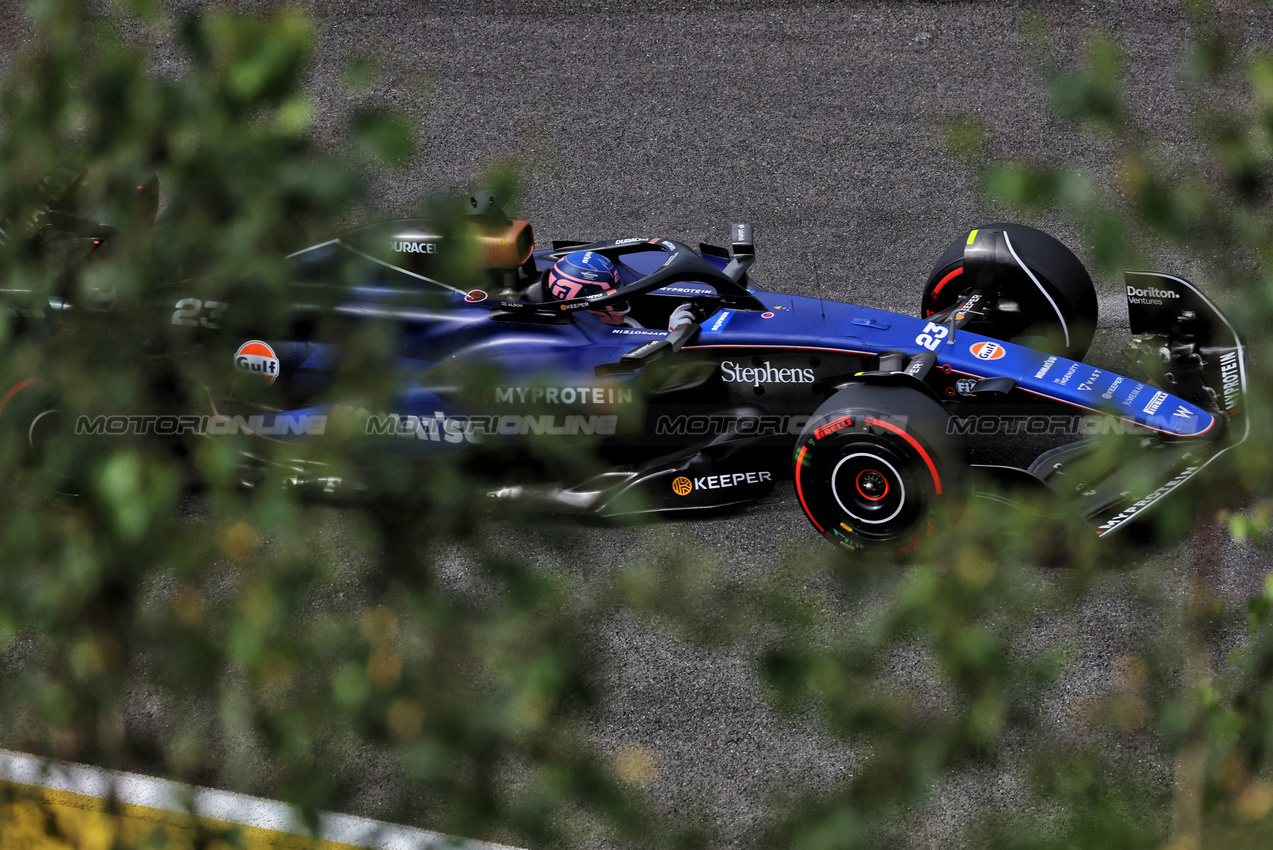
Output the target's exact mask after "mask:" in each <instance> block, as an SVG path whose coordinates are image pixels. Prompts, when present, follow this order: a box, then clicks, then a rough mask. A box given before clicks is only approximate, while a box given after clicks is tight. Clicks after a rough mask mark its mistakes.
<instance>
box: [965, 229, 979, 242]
mask: <svg viewBox="0 0 1273 850" xmlns="http://www.w3.org/2000/svg"><path fill="white" fill-rule="evenodd" d="M980 232H981V231H980V230H974V231H973V232H972V233H969V234H968V241H967V242H966V243H965V244H967V245H971V244H972V240H974V239H976V238H977V234H978V233H980Z"/></svg>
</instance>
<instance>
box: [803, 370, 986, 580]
mask: <svg viewBox="0 0 1273 850" xmlns="http://www.w3.org/2000/svg"><path fill="white" fill-rule="evenodd" d="M949 418H950V416H949V414H947V413H946V410H945V409H944V408H943V407H942V406H941V404H939V403H938V402H937V401H935V400H933V399H931V398H929V397H928V396H927V395H925V394H924V393H923V392H922V391H921V390H919V389H917V388H911V387H906V386H888V385H874V384H854V385H852V386H849V387H847V388H845V389H843V390H841V391H840V392H838V393H836V394H835V395H833V396H831V398H829V399H827V401H826V402H824V403H823V404H822V406H821V407H819V408H818V409H817V411H815V412H814V414H813V416H812V417H811V418H810V420H809V423H808V425H807V426H806V427H805V429H804V431H803V432H802V433H801V435H800V441H799V442H798V443H797V444H796V450H795V456H794V459H793V463H794V472H793V478H794V480H795V488H796V496H797V497H798V498H799V500H800V505H801V507H802V508H803V509H804V512H805V515H806V516H807V517H808V518H809V521H810V522H812V523H813V526H814V528H816V529H817V530H818V531H819V532H821V533H822V534H823V536H825V537H826V538H827V539H828V540H830V541H832V542H833V543H836V544H838V545H839V546H841V547H843V548H845V549H847V550H849V551H851V552H856V553H860V554H868V555H877V556H891V555H907V554H911V553H913V552H915V551H916V550H917V549H919V548H920V547H921V546H922V545H923V543H924V541H926V540H927V539H928V538H929V537H931V536H932V535H933V533H934V532H935V531H936V530H937V528H938V525H939V523H940V518H941V516H942V515H943V514H945V513H946V512H947V510H946V509H954V508H956V507H957V506H958V505H960V504H962V502H963V499H964V497H965V496H966V493H967V478H968V476H967V472H968V467H967V463H966V460H965V446H964V443H963V441H962V440H961V439H958V438H957V437H955V436H952V435H949V434H947V427H946V423H947V421H948V420H949Z"/></svg>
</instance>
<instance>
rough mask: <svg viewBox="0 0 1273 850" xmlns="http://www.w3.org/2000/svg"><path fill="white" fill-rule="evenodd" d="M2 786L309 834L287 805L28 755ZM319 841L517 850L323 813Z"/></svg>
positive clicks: (8, 758) (376, 849) (15, 760)
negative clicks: (13, 784) (15, 786)
mask: <svg viewBox="0 0 1273 850" xmlns="http://www.w3.org/2000/svg"><path fill="white" fill-rule="evenodd" d="M0 781H4V782H13V783H17V784H20V785H33V786H38V787H41V788H48V789H51V790H53V791H61V792H64V793H68V794H80V795H83V796H86V797H96V798H98V799H107V798H110V797H111V796H112V795H113V796H114V799H116V800H118V801H119V802H121V803H125V804H128V805H133V806H144V807H146V808H150V809H159V810H162V811H166V812H173V813H176V814H183V815H184V814H190V813H194V814H196V815H198V816H199V817H201V818H206V819H209V820H218V821H224V822H226V823H234V824H239V825H241V826H247V827H252V828H255V829H265V830H271V831H274V832H283V833H289V834H294V835H308V834H309V830H308V828H307V827H306V825H305V823H304V821H303V820H302V819H301V816H300V811H299V810H298V809H296V808H294V807H292V806H289V805H287V804H286V803H280V802H278V801H276V800H264V799H261V798H259V797H249V796H247V795H246V794H235V793H232V792H230V791H215V790H212V789H210V788H198V787H194V786H190V785H182V784H180V783H178V782H171V781H169V780H166V779H155V778H153V777H150V776H141V775H139V774H136V773H123V772H118V771H111V770H103V769H101V768H97V767H89V766H87V765H80V764H68V763H65V762H53V761H45V760H42V759H38V758H35V757H34V756H29V755H25V754H23V753H15V752H12V751H10V750H0ZM318 824H319V834H318V835H317V836H315V837H316V838H319V839H322V840H325V841H334V842H337V843H340V844H349V845H352V846H354V847H363V848H367V850H444V848H445V850H513V848H508V847H507V846H506V845H502V844H487V843H483V842H479V841H469V840H468V839H464V838H455V837H453V836H450V835H444V834H442V833H440V832H430V831H429V830H425V829H415V828H413V827H407V826H397V825H395V824H388V823H383V822H381V821H374V820H371V819H369V818H360V817H353V816H352V815H338V814H331V813H329V812H321V813H319V816H318Z"/></svg>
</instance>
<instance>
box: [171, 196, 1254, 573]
mask: <svg viewBox="0 0 1273 850" xmlns="http://www.w3.org/2000/svg"><path fill="white" fill-rule="evenodd" d="M473 206H474V207H475V208H476V207H481V214H480V215H478V216H477V217H476V218H475V221H477V222H479V223H480V227H479V231H480V232H481V233H482V234H483V236H482V239H483V242H484V244H485V246H486V251H487V262H486V265H487V266H488V268H489V280H490V284H489V288H487V289H469V290H462V289H457V288H453V287H450V286H448V285H447V284H446V283H445V281H444V280H443V279H441V277H440V276H439V273H438V271H437V266H436V263H434V262H433V261H434V259H435V257H436V256H437V252H438V251H439V245H440V244H441V238H440V237H438V236H436V235H435V231H434V230H433V229H431V227H430V225H429V223H428V222H427V221H424V220H403V221H395V222H386V223H382V224H377V225H372V226H371V227H367V228H363V229H361V230H358V231H354V232H353V233H349V234H346V235H345V236H342V237H340V238H338V239H335V240H332V241H329V242H325V243H323V244H321V245H317V246H314V247H312V248H309V249H306V250H303V251H300V252H298V253H297V254H295V255H293V259H294V260H295V262H296V267H297V283H296V292H297V293H298V297H297V302H298V304H299V303H300V302H301V301H302V300H304V298H302V297H301V296H302V294H303V293H306V292H310V293H311V294H312V293H313V292H316V291H323V290H330V288H331V287H332V286H334V285H335V284H333V283H332V281H335V280H338V279H339V280H345V281H348V280H356V281H358V284H357V285H356V286H352V287H344V288H342V289H340V295H339V304H338V305H337V306H336V307H335V308H334V309H335V310H336V312H338V313H339V314H341V315H342V316H344V317H346V318H347V319H350V320H353V321H355V322H358V321H378V322H388V323H390V324H391V325H392V326H393V327H394V329H395V333H396V337H395V339H396V343H395V344H396V351H395V361H394V365H393V368H394V369H395V370H396V373H397V374H398V375H399V376H400V381H399V384H398V386H399V388H400V389H399V391H398V393H397V394H396V398H395V399H394V401H393V402H392V403H391V405H389V408H388V409H386V410H382V411H366V410H364V411H361V413H362V420H361V421H363V422H364V423H365V424H364V428H365V430H366V432H367V434H368V436H370V437H374V438H379V439H381V440H384V441H388V442H390V443H392V444H393V445H394V446H395V447H396V449H397V450H399V451H401V452H402V453H404V454H413V455H416V456H422V457H427V456H429V455H430V454H431V453H433V452H438V451H446V452H467V453H468V454H470V455H471V456H473V457H474V458H481V457H483V456H489V455H490V453H491V452H492V451H494V450H495V449H497V448H498V449H500V450H501V451H502V450H506V449H507V448H508V447H510V446H517V445H523V446H530V445H533V446H534V448H533V450H531V453H537V454H538V456H539V459H540V461H541V462H540V463H538V464H537V465H531V466H527V465H525V464H512V465H507V464H505V465H504V468H506V469H516V470H518V473H519V474H520V476H521V477H520V480H518V476H517V475H514V476H511V478H510V480H506V481H504V482H503V483H502V484H501V485H500V486H498V487H495V488H493V490H492V493H491V496H492V498H494V499H510V500H518V501H520V502H523V503H530V504H532V505H536V506H539V507H542V508H544V509H546V510H550V511H555V512H565V513H582V514H590V515H597V516H623V515H631V514H639V513H666V514H673V513H681V514H684V513H692V512H696V511H704V510H708V509H718V508H723V507H727V506H731V505H737V504H742V503H746V502H749V501H752V500H755V499H758V498H761V497H763V496H765V495H767V494H768V493H769V492H770V491H771V490H772V488H773V487H774V486H775V483H776V481H777V480H778V479H779V478H786V477H788V476H790V477H791V478H792V480H793V486H794V489H795V492H796V495H797V497H798V499H799V502H800V505H801V507H802V508H803V509H804V511H805V514H806V516H807V517H808V519H809V521H810V522H811V523H812V524H813V526H814V527H815V528H816V529H817V530H818V531H819V532H821V533H822V534H823V535H825V536H826V537H827V538H829V539H831V540H833V541H835V542H837V543H839V544H840V545H842V546H845V547H847V548H849V549H851V550H860V551H867V552H884V553H893V552H904V551H908V550H912V549H914V548H915V547H916V546H918V545H920V544H922V542H923V541H924V540H925V539H926V538H927V537H928V536H929V535H930V534H931V533H932V531H933V528H934V524H933V522H932V518H933V515H934V513H935V509H936V508H937V507H939V506H940V505H941V504H942V503H943V502H945V501H950V500H959V499H963V498H965V497H966V496H967V495H968V494H969V490H970V488H975V487H978V486H979V483H980V482H987V481H992V482H995V483H994V486H993V488H990V489H993V490H994V492H996V493H1002V492H1005V490H1004V489H1003V488H1002V486H1001V485H1003V484H1005V483H1007V484H1009V485H1011V486H1010V487H1009V488H1008V489H1007V490H1006V492H1009V493H1011V492H1014V491H1016V492H1020V488H1022V487H1024V488H1025V489H1026V490H1040V489H1044V488H1047V489H1051V490H1052V491H1055V492H1058V493H1060V494H1062V495H1064V496H1066V497H1067V498H1070V499H1072V500H1073V501H1074V503H1075V504H1076V505H1077V508H1078V510H1080V511H1081V512H1082V514H1083V515H1084V516H1085V517H1087V518H1088V519H1089V520H1090V521H1091V522H1092V523H1093V524H1094V526H1095V529H1096V533H1097V534H1099V535H1106V534H1109V533H1110V532H1113V531H1115V530H1117V529H1119V528H1120V527H1122V526H1124V525H1125V524H1127V523H1128V522H1130V521H1131V520H1133V519H1135V518H1136V517H1138V516H1139V515H1140V514H1141V513H1142V512H1143V511H1145V510H1147V509H1148V508H1150V507H1152V506H1153V505H1154V504H1155V503H1156V502H1158V501H1159V500H1161V499H1162V498H1164V497H1165V496H1167V495H1168V494H1169V493H1171V492H1172V491H1173V490H1175V489H1176V488H1178V487H1180V486H1181V485H1183V484H1184V483H1185V482H1186V481H1188V480H1189V479H1190V478H1192V477H1193V476H1194V475H1196V474H1197V473H1198V472H1199V471H1200V470H1202V469H1203V468H1204V467H1205V466H1206V465H1207V464H1209V463H1210V462H1211V461H1213V460H1214V459H1215V458H1216V457H1218V456H1219V455H1220V454H1222V453H1223V452H1225V451H1227V450H1228V449H1229V448H1232V447H1233V446H1234V445H1237V444H1238V443H1240V442H1241V441H1242V440H1243V439H1244V438H1245V436H1246V431H1247V425H1246V421H1245V418H1244V413H1243V404H1242V397H1243V391H1244V363H1243V351H1242V346H1241V344H1240V342H1239V340H1238V337H1237V335H1236V333H1235V331H1234V329H1233V327H1232V326H1231V325H1230V323H1229V322H1228V321H1227V320H1226V319H1225V318H1224V316H1223V315H1221V313H1220V312H1219V311H1218V310H1217V309H1216V308H1215V306H1214V305H1213V304H1212V303H1211V302H1210V301H1209V300H1208V299H1207V298H1206V297H1205V296H1204V295H1203V294H1202V293H1200V292H1199V291H1198V290H1197V289H1196V288H1195V287H1194V286H1193V285H1191V284H1190V283H1188V282H1186V281H1184V280H1181V279H1179V278H1176V277H1172V276H1169V275H1163V274H1152V273H1129V274H1128V275H1127V277H1126V286H1127V300H1128V310H1129V316H1130V320H1131V330H1132V332H1133V334H1135V339H1133V341H1132V342H1131V345H1130V347H1129V353H1130V354H1131V355H1132V356H1131V357H1130V358H1129V367H1128V371H1129V372H1131V373H1132V374H1128V375H1123V374H1117V373H1114V372H1111V371H1108V370H1105V369H1102V368H1098V367H1094V366H1089V365H1086V364H1084V363H1082V362H1081V358H1082V357H1083V356H1084V354H1085V353H1086V350H1087V347H1088V346H1089V344H1090V343H1091V341H1092V338H1093V334H1094V329H1095V325H1096V296H1095V291H1094V288H1093V286H1092V282H1091V279H1090V277H1089V276H1088V274H1087V272H1086V271H1085V270H1084V268H1083V266H1082V264H1081V263H1080V262H1079V260H1078V259H1077V258H1076V257H1075V256H1074V255H1073V254H1072V253H1071V252H1070V251H1069V250H1068V249H1066V248H1065V247H1064V246H1063V245H1062V244H1061V243H1059V242H1058V241H1057V240H1055V239H1053V238H1052V237H1050V236H1048V235H1046V234H1044V233H1042V232H1040V231H1038V230H1035V229H1032V228H1029V227H1025V226H1021V225H1016V224H992V225H989V226H986V227H981V228H978V229H975V230H972V231H970V232H968V233H966V234H965V235H964V236H962V237H961V238H960V239H958V240H957V241H956V242H955V243H953V244H952V245H951V246H950V248H949V249H948V250H947V251H946V252H944V253H943V254H942V255H941V256H940V258H939V259H938V261H937V263H936V266H935V268H934V270H933V272H932V274H931V275H930V277H929V280H928V282H927V284H926V286H925V287H924V289H923V293H922V299H921V310H920V313H921V315H920V316H919V317H912V316H904V315H899V314H896V313H891V312H886V311H883V310H877V309H872V308H870V307H861V306H856V305H851V304H842V303H835V302H830V301H825V300H822V299H817V298H805V297H796V296H791V295H780V294H777V293H772V292H766V291H763V290H761V289H758V288H756V287H755V286H754V285H753V284H752V281H751V280H750V279H749V276H748V271H749V269H750V267H751V266H752V264H753V261H754V259H755V250H754V247H753V239H752V233H751V228H750V227H748V226H747V225H735V226H734V227H733V229H732V233H731V237H732V244H731V247H730V248H729V249H723V248H718V247H714V246H711V245H699V246H698V248H697V249H693V248H690V247H689V246H687V245H684V244H681V243H679V242H676V241H673V240H670V239H662V238H647V237H645V236H641V237H629V238H622V239H610V240H603V241H597V242H591V243H587V244H582V243H567V242H557V243H554V245H553V248H552V249H551V250H541V251H535V250H534V249H533V238H532V235H531V230H530V226H529V225H528V224H527V223H526V222H521V221H512V220H508V219H506V218H504V217H503V216H502V213H500V211H499V210H498V208H497V206H495V205H494V204H493V202H492V201H491V200H490V199H486V198H483V199H478V198H475V199H474V203H473ZM310 300H311V301H312V300H314V299H313V298H312V297H311V298H310ZM180 306H181V302H180V301H179V302H177V308H178V309H180ZM191 306H193V305H190V304H187V307H191ZM174 315H175V314H174ZM174 320H175V319H174ZM229 357H230V353H229V352H227V358H229ZM233 359H234V362H235V364H236V369H237V370H239V379H238V380H237V381H236V382H235V386H234V387H233V388H232V389H231V390H230V391H229V392H226V393H224V394H222V395H221V396H220V397H219V398H218V399H217V400H216V402H215V404H216V406H217V408H218V413H219V415H220V416H222V417H223V418H226V419H229V420H230V421H238V422H243V421H244V417H247V420H248V421H249V422H251V421H253V420H252V419H251V417H252V416H256V417H258V418H257V419H256V420H255V421H256V422H262V421H263V420H262V418H261V417H264V416H266V415H270V416H272V417H275V418H272V419H269V420H268V421H269V422H271V423H273V422H277V421H279V420H278V419H277V417H278V416H279V415H280V414H283V415H286V416H288V417H293V418H292V419H290V420H288V421H285V422H284V424H283V427H282V428H281V429H280V428H277V427H274V426H272V425H267V426H266V427H264V428H261V427H258V429H257V430H258V431H262V432H263V431H269V430H273V431H274V432H275V434H274V438H275V439H292V440H298V441H303V439H304V437H298V436H297V435H296V434H295V433H291V432H289V430H288V424H292V425H293V428H292V431H293V432H294V431H296V430H302V429H301V428H299V427H296V424H295V423H299V422H300V421H301V419H300V417H307V418H306V419H305V421H306V422H309V421H311V420H310V419H309V417H316V416H317V417H322V416H327V415H331V414H332V413H333V412H334V411H338V409H339V408H340V406H341V404H342V400H341V399H333V398H330V397H329V394H328V393H327V390H328V388H329V386H330V379H331V376H332V374H334V372H335V370H336V369H337V368H338V365H339V362H340V346H339V340H328V341H324V340H321V339H313V338H302V339H254V340H243V341H242V345H240V346H239V347H238V348H237V349H236V351H235V352H234V354H233ZM478 372H481V373H482V374H486V375H492V374H494V375H498V378H496V379H495V383H494V384H492V383H491V382H490V381H485V382H479V381H475V380H472V378H471V376H472V375H474V374H477V373H478ZM245 389H248V390H250V391H249V392H244V390H245ZM279 431H281V432H282V436H281V437H280V436H279V435H278V432H279ZM1111 432H1112V433H1113V434H1116V435H1121V437H1122V438H1123V440H1124V442H1126V443H1128V444H1130V445H1131V446H1132V452H1131V454H1130V455H1128V454H1126V453H1116V454H1114V455H1110V457H1113V458H1115V459H1114V460H1112V461H1107V462H1098V461H1097V460H1096V458H1097V457H1098V455H1100V453H1098V452H1095V451H1094V450H1093V445H1094V442H1093V440H1091V439H1090V437H1093V436H1096V435H1099V434H1105V433H1111ZM579 438H589V439H592V440H600V446H601V451H602V454H603V457H605V458H606V460H607V462H608V463H609V464H610V465H611V466H610V468H608V469H607V470H606V471H604V472H603V473H602V474H600V475H595V476H590V477H588V478H587V479H586V480H554V469H555V468H558V467H557V466H556V465H555V464H554V463H553V460H552V458H553V456H554V453H555V452H569V451H571V450H572V449H571V447H572V446H573V445H576V444H577V440H578V439H579ZM1023 451H1024V452H1025V456H1024V457H1022V453H1023ZM1004 458H1009V459H1015V458H1021V460H1022V462H1021V463H1019V464H1010V463H1004V462H1003V460H1004ZM531 469H534V470H535V471H534V472H533V473H528V470H531ZM306 476H312V477H313V478H315V479H322V478H323V476H322V474H321V471H318V472H315V471H313V470H312V469H310V470H307V471H306V472H305V473H304V474H299V477H300V478H304V477H306ZM294 480H297V479H294Z"/></svg>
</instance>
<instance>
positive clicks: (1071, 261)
mask: <svg viewBox="0 0 1273 850" xmlns="http://www.w3.org/2000/svg"><path fill="white" fill-rule="evenodd" d="M974 290H982V291H985V292H988V293H989V294H990V295H991V299H990V300H991V303H992V309H990V310H988V311H987V313H986V314H985V317H984V318H983V319H981V320H978V321H975V322H973V323H970V324H968V325H967V328H968V330H970V331H973V332H975V333H980V334H985V335H986V336H991V337H994V338H995V339H1001V340H1004V341H1005V342H1016V343H1020V344H1023V345H1028V346H1030V347H1031V348H1037V349H1039V350H1042V351H1047V352H1048V353H1049V354H1058V355H1060V356H1062V357H1068V358H1070V359H1071V360H1082V359H1083V355H1085V354H1086V353H1087V349H1088V347H1089V346H1090V345H1091V344H1092V337H1093V336H1094V335H1095V333H1096V319H1097V302H1096V287H1095V286H1093V284H1092V278H1091V275H1089V274H1088V273H1087V269H1085V268H1084V267H1083V263H1082V262H1081V261H1080V260H1079V258H1078V257H1076V256H1074V253H1073V252H1072V251H1070V249H1069V248H1066V247H1065V245H1063V244H1061V242H1060V241H1059V240H1057V239H1055V238H1053V237H1051V236H1049V235H1048V234H1046V233H1044V232H1043V231H1041V230H1036V229H1035V228H1033V227H1027V226H1025V225H1023V224H1009V223H1002V222H1000V223H996V224H987V225H985V226H984V227H979V228H977V229H976V230H972V231H970V232H967V233H965V234H964V235H963V236H962V237H960V238H959V239H956V240H955V241H954V242H952V243H951V244H950V247H948V248H947V249H946V250H945V251H943V252H942V254H941V256H940V257H938V259H937V263H936V264H935V265H934V266H933V270H932V272H931V273H930V274H929V275H928V282H927V283H926V284H925V286H924V294H923V297H922V299H921V303H920V315H921V316H923V317H928V316H931V315H933V314H934V313H938V312H941V311H942V310H945V309H946V308H948V307H951V306H953V305H955V304H957V303H959V302H960V301H962V300H963V299H964V298H966V297H967V296H968V295H969V294H970V293H971V292H973V291H974Z"/></svg>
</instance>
